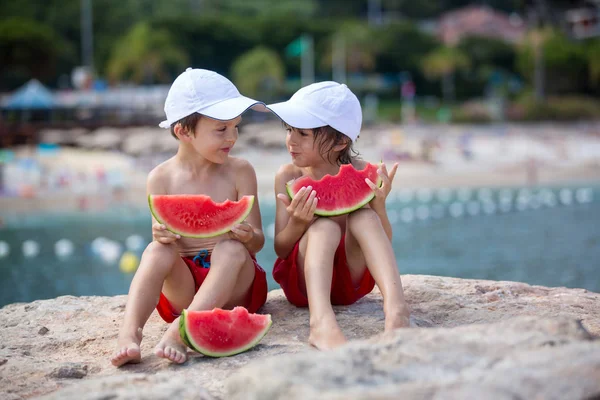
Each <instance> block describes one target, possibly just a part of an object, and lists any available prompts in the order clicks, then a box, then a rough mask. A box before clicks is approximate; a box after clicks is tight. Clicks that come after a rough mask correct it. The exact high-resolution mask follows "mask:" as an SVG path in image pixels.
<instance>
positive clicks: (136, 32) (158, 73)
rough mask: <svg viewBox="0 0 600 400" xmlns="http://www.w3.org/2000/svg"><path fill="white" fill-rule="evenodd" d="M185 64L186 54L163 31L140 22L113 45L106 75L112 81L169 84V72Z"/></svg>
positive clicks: (186, 61)
mask: <svg viewBox="0 0 600 400" xmlns="http://www.w3.org/2000/svg"><path fill="white" fill-rule="evenodd" d="M187 64H188V56H187V54H186V53H185V52H184V51H183V50H182V49H181V48H180V47H178V46H177V45H176V44H175V42H174V40H173V38H172V37H171V35H170V34H169V33H168V32H167V31H166V30H162V29H152V28H151V27H150V25H149V24H148V23H146V22H140V23H138V24H137V25H135V26H134V27H133V28H132V29H131V30H130V31H129V33H127V35H125V36H124V37H123V38H122V39H121V40H120V41H119V42H118V43H117V44H116V45H115V48H114V50H113V53H112V56H111V58H110V60H109V62H108V68H107V72H108V77H109V79H111V80H113V81H120V80H131V81H133V82H136V83H155V82H164V83H166V82H170V81H171V80H172V79H171V75H172V74H170V73H169V72H170V71H171V72H176V71H180V70H181V69H182V68H183V67H185V66H186V65H187Z"/></svg>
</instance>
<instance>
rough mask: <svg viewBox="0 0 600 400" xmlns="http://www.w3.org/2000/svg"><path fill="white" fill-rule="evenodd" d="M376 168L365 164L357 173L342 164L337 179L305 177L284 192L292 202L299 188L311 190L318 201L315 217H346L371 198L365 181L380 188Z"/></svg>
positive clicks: (287, 185)
mask: <svg viewBox="0 0 600 400" xmlns="http://www.w3.org/2000/svg"><path fill="white" fill-rule="evenodd" d="M377 168H378V166H377V165H375V164H370V163H367V166H366V167H365V168H364V169H362V170H360V171H359V170H357V169H355V168H354V167H353V166H352V165H351V164H344V165H342V166H341V167H340V171H339V172H338V173H337V175H333V176H332V175H325V176H324V177H323V178H321V179H319V180H318V181H315V180H314V179H312V178H310V177H309V176H303V177H301V178H298V179H294V180H292V181H290V182H288V183H287V184H286V187H287V192H288V195H289V196H290V197H291V198H294V196H295V195H296V193H298V191H299V190H300V189H302V187H306V186H312V188H313V190H315V191H316V192H317V198H318V199H319V201H318V202H317V209H316V210H315V214H316V215H321V216H325V217H331V216H335V215H342V214H348V213H351V212H352V211H354V210H358V209H359V208H361V207H363V206H364V205H365V204H367V203H368V202H370V201H371V200H372V199H373V197H374V196H375V192H374V191H373V189H371V188H370V187H369V185H367V183H366V182H365V179H366V178H369V179H370V180H371V182H373V183H375V184H377V185H380V184H381V178H379V175H378V174H377Z"/></svg>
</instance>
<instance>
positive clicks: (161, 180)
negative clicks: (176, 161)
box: [146, 159, 173, 192]
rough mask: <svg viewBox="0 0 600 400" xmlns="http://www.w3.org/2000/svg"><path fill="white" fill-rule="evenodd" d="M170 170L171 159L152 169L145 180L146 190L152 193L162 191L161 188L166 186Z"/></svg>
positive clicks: (171, 167)
mask: <svg viewBox="0 0 600 400" xmlns="http://www.w3.org/2000/svg"><path fill="white" fill-rule="evenodd" d="M172 169H173V161H172V159H168V160H166V161H164V162H162V163H160V164H158V165H157V166H156V167H154V168H152V171H150V172H149V173H148V178H147V179H146V183H147V186H148V189H149V190H151V191H152V192H158V191H160V192H162V191H164V190H163V189H161V188H164V187H166V186H167V183H168V181H169V177H170V176H171V171H172Z"/></svg>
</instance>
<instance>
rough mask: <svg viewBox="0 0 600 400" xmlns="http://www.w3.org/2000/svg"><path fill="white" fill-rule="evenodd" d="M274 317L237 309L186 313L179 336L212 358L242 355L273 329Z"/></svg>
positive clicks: (188, 344) (184, 312) (180, 324)
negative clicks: (272, 318) (272, 319)
mask: <svg viewBox="0 0 600 400" xmlns="http://www.w3.org/2000/svg"><path fill="white" fill-rule="evenodd" d="M271 323H272V321H271V315H270V314H265V315H262V314H250V313H249V312H248V310H246V309H245V308H244V307H235V308H234V309H233V310H222V309H220V308H215V309H213V310H212V311H188V310H183V312H182V313H181V318H179V334H180V335H181V339H182V340H183V342H184V343H185V344H186V345H187V346H188V347H189V348H191V349H193V350H195V351H197V352H198V353H202V354H204V355H206V356H211V357H227V356H232V355H235V354H239V353H242V352H244V351H246V350H248V349H250V348H252V347H254V346H256V345H257V344H258V342H260V340H261V339H262V338H263V337H264V336H265V335H266V334H267V332H268V331H269V328H271Z"/></svg>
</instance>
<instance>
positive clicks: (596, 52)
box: [587, 39, 600, 88]
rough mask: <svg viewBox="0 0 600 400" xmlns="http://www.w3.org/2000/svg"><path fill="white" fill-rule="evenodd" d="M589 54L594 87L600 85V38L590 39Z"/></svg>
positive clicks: (590, 78) (591, 79) (589, 74)
mask: <svg viewBox="0 0 600 400" xmlns="http://www.w3.org/2000/svg"><path fill="white" fill-rule="evenodd" d="M587 56H588V76H589V80H590V82H591V83H592V85H593V86H594V87H596V88H597V87H600V39H596V40H593V41H590V43H589V45H588V49H587Z"/></svg>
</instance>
